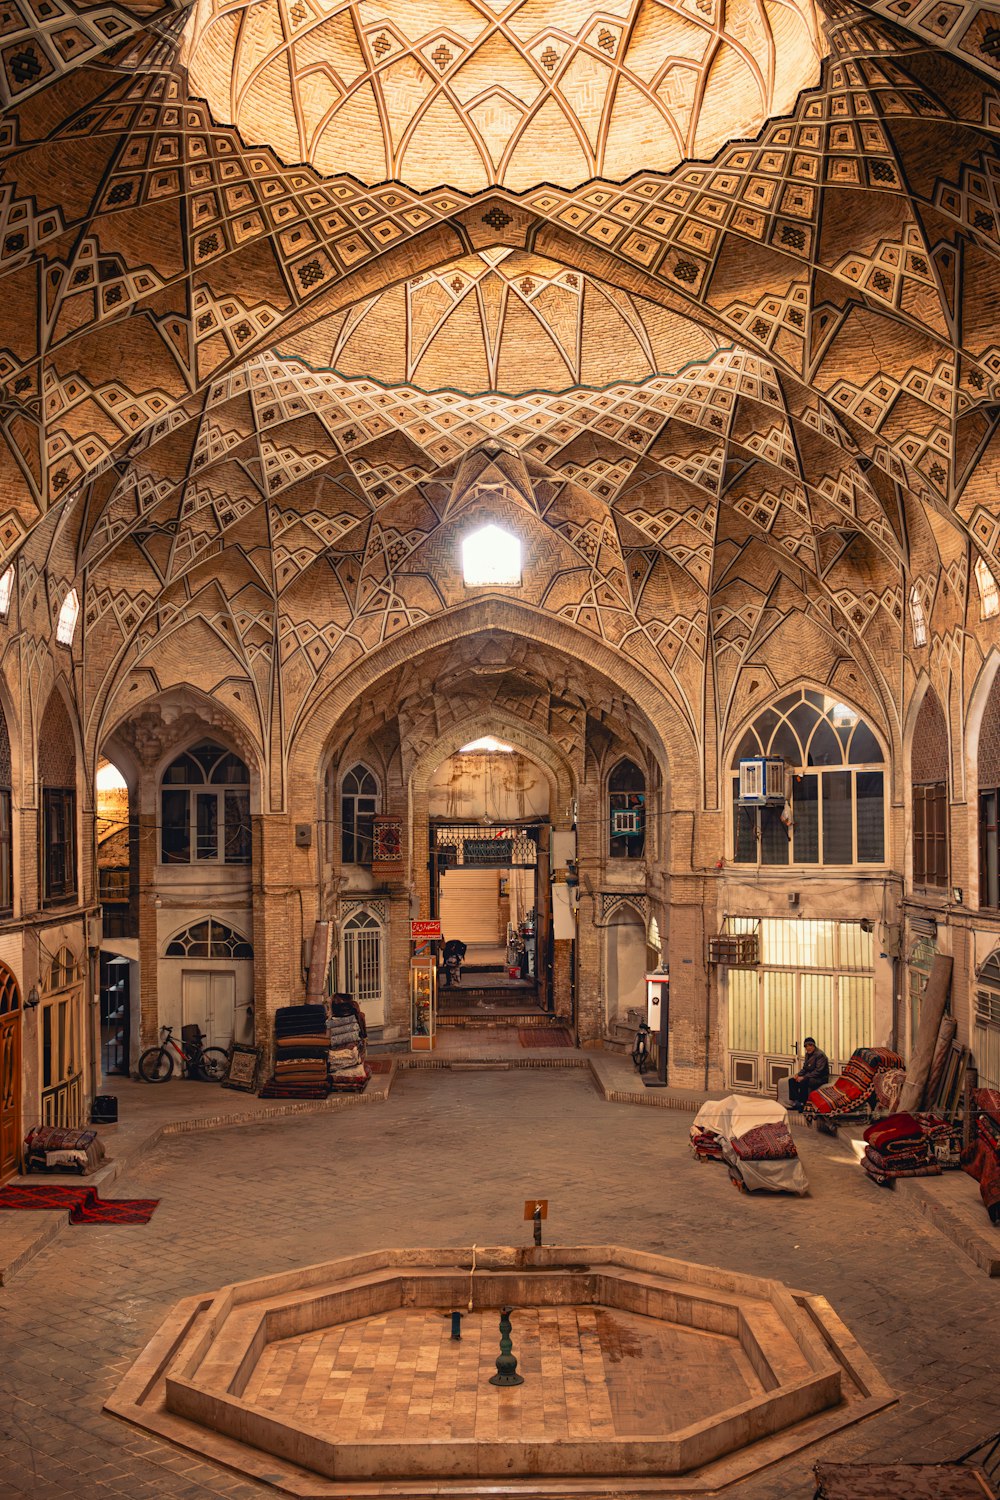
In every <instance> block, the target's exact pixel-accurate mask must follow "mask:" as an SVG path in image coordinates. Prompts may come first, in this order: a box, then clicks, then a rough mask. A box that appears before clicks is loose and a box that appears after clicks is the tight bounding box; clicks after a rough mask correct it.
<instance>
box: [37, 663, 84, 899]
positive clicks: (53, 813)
mask: <svg viewBox="0 0 1000 1500" xmlns="http://www.w3.org/2000/svg"><path fill="white" fill-rule="evenodd" d="M38 778H39V781H40V782H41V789H42V821H41V830H40V832H41V851H40V852H41V877H42V903H43V905H50V904H55V903H57V902H61V901H72V900H73V899H74V898H75V897H76V740H75V738H74V736H73V726H72V724H71V723H70V719H69V714H68V713H67V711H66V705H65V703H64V702H63V700H62V696H61V695H60V694H59V693H58V692H57V691H55V690H53V692H52V693H51V694H50V695H49V701H48V705H47V707H46V709H45V714H44V717H43V719H42V727H41V730H40V732H39V736H38Z"/></svg>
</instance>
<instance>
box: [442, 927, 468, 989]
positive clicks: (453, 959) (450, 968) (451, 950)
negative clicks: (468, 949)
mask: <svg viewBox="0 0 1000 1500" xmlns="http://www.w3.org/2000/svg"><path fill="white" fill-rule="evenodd" d="M464 957H465V944H464V943H463V942H460V941H459V939H458V938H449V939H448V941H447V942H446V943H445V945H444V948H443V949H442V952H441V980H442V983H443V984H444V987H445V989H446V990H450V989H451V988H452V987H453V986H455V987H457V986H458V984H459V983H460V981H461V978H462V960H463V958H464Z"/></svg>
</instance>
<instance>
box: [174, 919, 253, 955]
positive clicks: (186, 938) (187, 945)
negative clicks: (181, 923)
mask: <svg viewBox="0 0 1000 1500" xmlns="http://www.w3.org/2000/svg"><path fill="white" fill-rule="evenodd" d="M164 951H165V954H166V957H167V958H253V944H252V943H249V942H248V941H247V939H246V938H245V937H244V936H243V934H242V933H239V932H235V931H234V930H233V928H232V927H227V926H226V925H225V923H223V922H220V921H218V920H217V919H216V918H215V917H206V918H205V920H204V921H203V922H193V923H192V924H191V926H190V927H185V928H184V930H183V931H182V932H178V933H177V935H176V937H172V938H171V939H170V941H169V943H168V944H167V946H166V949H165V950H164Z"/></svg>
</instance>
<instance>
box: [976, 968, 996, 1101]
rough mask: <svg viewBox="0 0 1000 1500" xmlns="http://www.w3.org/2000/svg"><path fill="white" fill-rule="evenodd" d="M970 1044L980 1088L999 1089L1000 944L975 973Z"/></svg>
mask: <svg viewBox="0 0 1000 1500" xmlns="http://www.w3.org/2000/svg"><path fill="white" fill-rule="evenodd" d="M972 1048H973V1052H974V1053H975V1061H976V1067H977V1069H978V1071H979V1086H980V1088H984V1089H1000V948H995V949H994V950H993V952H992V953H991V954H990V956H989V958H988V959H987V960H986V962H985V963H984V964H983V966H982V968H981V969H980V970H979V972H978V974H977V975H976V1013H975V1030H974V1032H973V1038H972Z"/></svg>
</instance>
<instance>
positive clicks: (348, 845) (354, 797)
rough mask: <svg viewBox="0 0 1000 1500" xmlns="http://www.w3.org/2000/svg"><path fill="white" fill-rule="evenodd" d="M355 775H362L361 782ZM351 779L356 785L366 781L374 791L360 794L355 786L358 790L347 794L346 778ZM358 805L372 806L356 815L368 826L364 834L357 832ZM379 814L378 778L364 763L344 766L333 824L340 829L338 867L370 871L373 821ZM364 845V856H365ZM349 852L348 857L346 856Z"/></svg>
mask: <svg viewBox="0 0 1000 1500" xmlns="http://www.w3.org/2000/svg"><path fill="white" fill-rule="evenodd" d="M358 772H363V777H362V778H358ZM351 776H353V777H355V778H356V779H357V780H359V782H360V781H362V780H363V779H364V777H367V778H369V779H370V780H371V781H372V783H373V785H374V788H375V790H374V791H371V792H369V791H362V790H361V789H360V785H359V788H358V790H356V791H348V790H347V781H348V777H351ZM360 802H371V803H372V804H373V805H372V807H371V808H370V809H367V808H366V809H365V810H364V812H363V813H362V814H360V816H361V817H363V818H364V819H365V820H366V821H367V823H368V825H369V827H368V832H367V834H366V833H364V832H359V826H358V825H359V811H358V804H359V803H360ZM348 807H350V813H348ZM381 811H382V785H381V782H380V781H379V778H378V776H377V775H376V774H375V772H374V771H373V770H372V768H371V766H370V765H368V763H367V762H366V761H363V760H358V761H355V762H354V764H353V765H351V766H348V768H347V770H346V771H344V773H343V774H342V776H341V777H340V779H339V782H338V784H337V813H338V817H337V823H338V825H339V828H340V863H341V864H342V865H359V866H361V867H362V868H363V869H369V868H370V867H371V863H372V858H373V855H374V852H375V819H376V818H377V817H378V816H379V815H380V813H381ZM366 843H367V855H366V853H365V845H366ZM349 849H350V853H348V850H349ZM359 853H360V856H361V857H360V858H359Z"/></svg>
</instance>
